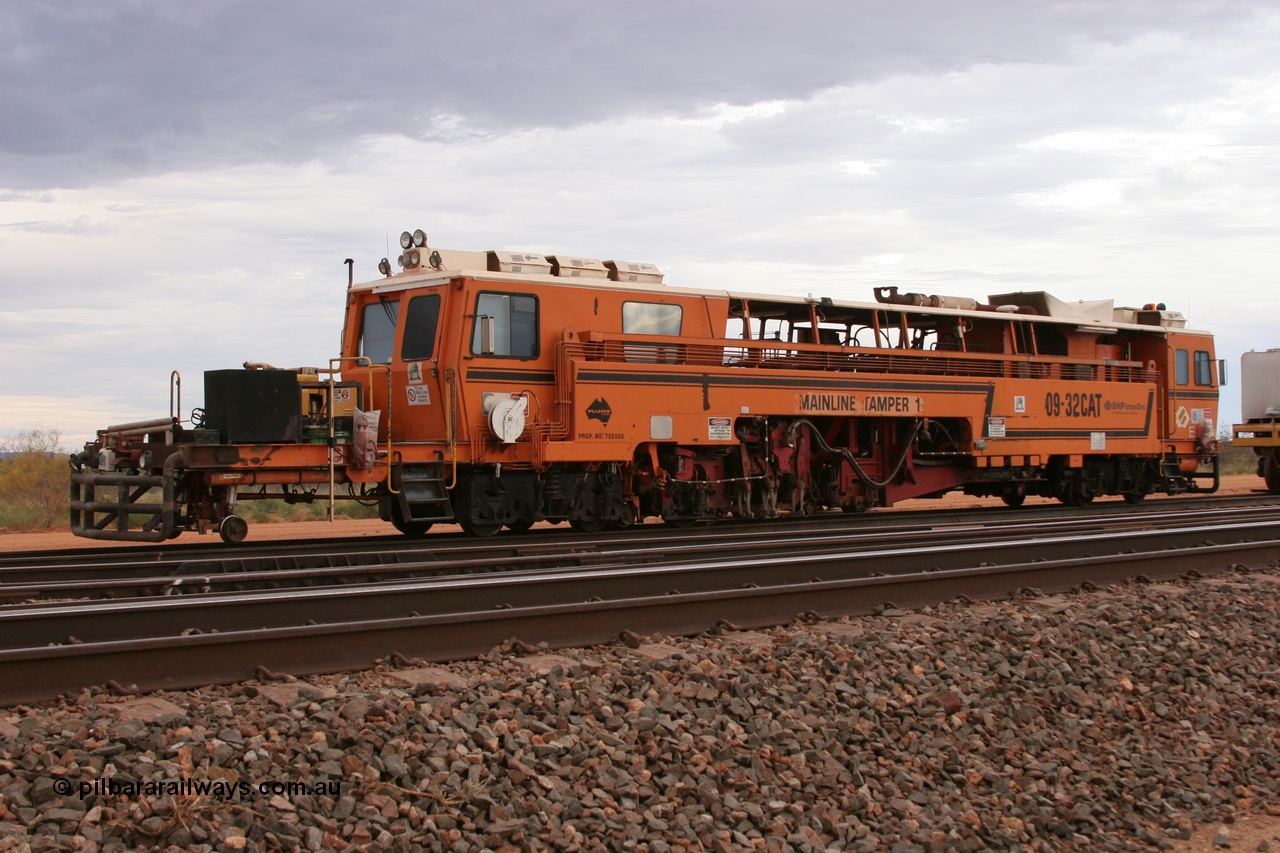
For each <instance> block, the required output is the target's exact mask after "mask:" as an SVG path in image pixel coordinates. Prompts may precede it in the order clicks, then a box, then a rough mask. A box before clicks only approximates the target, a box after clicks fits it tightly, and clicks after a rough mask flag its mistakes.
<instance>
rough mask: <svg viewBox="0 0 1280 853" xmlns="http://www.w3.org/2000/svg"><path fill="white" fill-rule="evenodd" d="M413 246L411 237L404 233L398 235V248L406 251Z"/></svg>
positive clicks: (406, 232)
mask: <svg viewBox="0 0 1280 853" xmlns="http://www.w3.org/2000/svg"><path fill="white" fill-rule="evenodd" d="M412 245H413V235H412V234H410V233H409V232H408V231H405V232H404V233H402V234H401V235H400V248H401V249H407V248H409V247H410V246H412Z"/></svg>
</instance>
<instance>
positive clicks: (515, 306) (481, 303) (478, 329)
mask: <svg viewBox="0 0 1280 853" xmlns="http://www.w3.org/2000/svg"><path fill="white" fill-rule="evenodd" d="M486 317H491V318H492V321H491V322H492V328H493V351H492V352H488V353H486V352H485V351H484V343H485V342H484V340H483V338H484V332H483V330H484V327H485V325H486V324H485V323H484V322H482V321H483V319H484V318H486ZM471 353H472V355H495V356H505V357H509V358H537V356H538V300H537V298H536V297H533V296H529V295H528V294H524V293H481V294H480V295H479V296H478V297H477V298H476V316H475V326H474V328H473V331H472V335H471Z"/></svg>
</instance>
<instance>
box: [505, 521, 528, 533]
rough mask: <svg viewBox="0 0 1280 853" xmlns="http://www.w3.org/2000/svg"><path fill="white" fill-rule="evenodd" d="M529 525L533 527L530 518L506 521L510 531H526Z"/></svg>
mask: <svg viewBox="0 0 1280 853" xmlns="http://www.w3.org/2000/svg"><path fill="white" fill-rule="evenodd" d="M530 527H533V519H531V518H522V519H520V520H519V521H510V522H507V529H508V530H510V531H511V532H512V533H528V532H529V528H530Z"/></svg>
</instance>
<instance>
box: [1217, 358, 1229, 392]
mask: <svg viewBox="0 0 1280 853" xmlns="http://www.w3.org/2000/svg"><path fill="white" fill-rule="evenodd" d="M1226 384H1227V361H1226V359H1224V358H1220V359H1218V387H1219V388H1225V387H1226Z"/></svg>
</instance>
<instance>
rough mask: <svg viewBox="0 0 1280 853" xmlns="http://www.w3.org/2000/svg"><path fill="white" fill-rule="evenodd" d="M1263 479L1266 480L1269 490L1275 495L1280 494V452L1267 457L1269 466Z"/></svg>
mask: <svg viewBox="0 0 1280 853" xmlns="http://www.w3.org/2000/svg"><path fill="white" fill-rule="evenodd" d="M1263 479H1265V480H1266V483H1267V491H1269V492H1271V494H1273V495H1280V454H1272V455H1271V456H1269V457H1267V468H1266V473H1264V474H1263Z"/></svg>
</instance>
